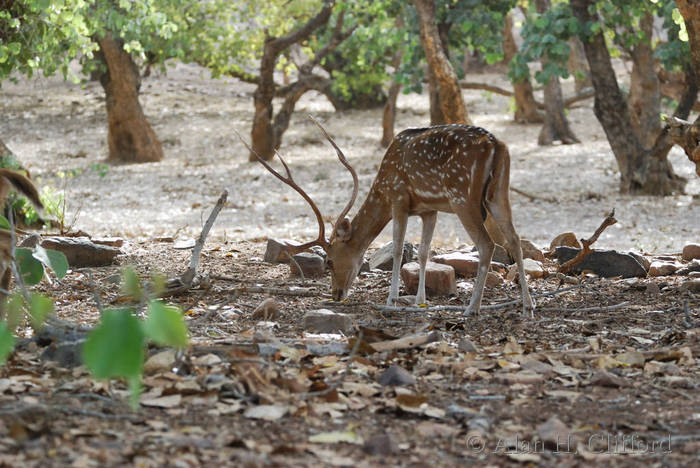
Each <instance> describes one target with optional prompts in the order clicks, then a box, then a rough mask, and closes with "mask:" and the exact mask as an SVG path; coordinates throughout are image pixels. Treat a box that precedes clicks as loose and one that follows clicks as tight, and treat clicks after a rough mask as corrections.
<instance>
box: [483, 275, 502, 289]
mask: <svg viewBox="0 0 700 468" xmlns="http://www.w3.org/2000/svg"><path fill="white" fill-rule="evenodd" d="M502 284H503V277H502V276H501V275H499V274H498V273H496V272H494V271H489V272H488V273H486V287H487V288H497V287H498V286H500V285H502Z"/></svg>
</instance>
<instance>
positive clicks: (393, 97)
mask: <svg viewBox="0 0 700 468" xmlns="http://www.w3.org/2000/svg"><path fill="white" fill-rule="evenodd" d="M396 27H397V29H399V30H400V29H403V27H404V25H403V21H402V20H401V16H397V19H396ZM402 56H403V47H399V49H398V50H397V51H396V52H395V53H394V57H393V58H392V60H391V65H392V67H394V72H395V73H396V72H398V69H399V67H400V66H401V57H402ZM399 91H401V83H400V82H398V81H397V80H392V82H391V85H390V86H389V92H388V93H387V99H386V103H385V104H384V112H383V113H382V141H381V143H380V144H381V145H382V147H383V148H387V147H388V146H389V145H390V144H391V141H392V140H393V139H394V125H395V123H396V101H397V100H398V97H399Z"/></svg>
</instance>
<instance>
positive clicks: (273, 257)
mask: <svg viewBox="0 0 700 468" xmlns="http://www.w3.org/2000/svg"><path fill="white" fill-rule="evenodd" d="M298 245H301V244H300V243H299V242H295V241H291V240H286V239H268V240H267V247H266V248H265V257H264V259H263V260H264V261H266V262H267V263H289V256H288V255H287V253H286V252H287V249H288V248H289V247H295V246H298Z"/></svg>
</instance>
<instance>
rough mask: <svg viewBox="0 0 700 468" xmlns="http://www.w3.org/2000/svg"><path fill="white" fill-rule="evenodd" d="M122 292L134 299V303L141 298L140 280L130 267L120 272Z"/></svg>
mask: <svg viewBox="0 0 700 468" xmlns="http://www.w3.org/2000/svg"><path fill="white" fill-rule="evenodd" d="M122 291H123V292H124V294H126V295H127V296H130V297H132V298H134V300H135V301H140V300H141V298H142V297H143V288H142V287H141V280H140V279H139V277H138V275H137V274H136V272H135V271H134V269H133V268H131V267H127V268H124V271H123V272H122Z"/></svg>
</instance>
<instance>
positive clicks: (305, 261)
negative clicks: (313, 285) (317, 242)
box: [289, 252, 326, 278]
mask: <svg viewBox="0 0 700 468" xmlns="http://www.w3.org/2000/svg"><path fill="white" fill-rule="evenodd" d="M292 258H293V259H294V262H296V264H295V263H294V262H289V276H290V277H292V278H294V277H297V276H301V274H300V272H299V268H301V273H303V274H304V278H319V277H321V276H323V275H324V273H325V272H326V262H325V261H324V260H323V257H321V256H320V255H316V254H315V253H311V252H301V253H298V254H296V255H294V256H293V257H292ZM297 266H298V268H297Z"/></svg>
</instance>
